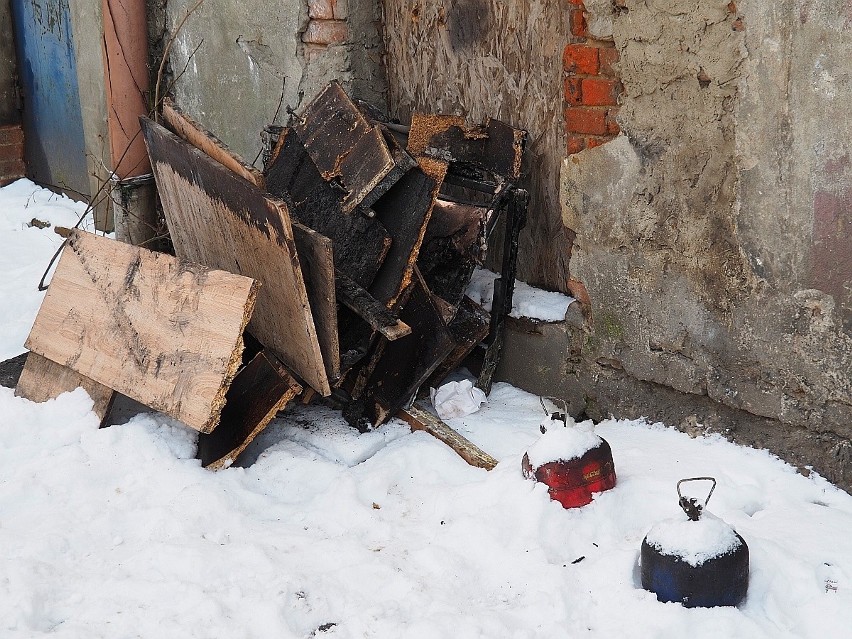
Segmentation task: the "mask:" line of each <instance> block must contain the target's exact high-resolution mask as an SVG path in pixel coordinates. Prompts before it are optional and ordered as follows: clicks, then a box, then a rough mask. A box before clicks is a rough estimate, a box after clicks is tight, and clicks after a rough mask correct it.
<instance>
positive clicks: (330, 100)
mask: <svg viewBox="0 0 852 639" xmlns="http://www.w3.org/2000/svg"><path fill="white" fill-rule="evenodd" d="M293 130H294V131H295V132H296V134H297V135H298V136H299V138H300V139H301V140H302V143H303V144H304V145H305V149H306V150H307V152H308V154H309V155H310V156H311V159H312V160H313V161H314V164H316V166H317V169H319V172H320V175H321V176H322V178H323V179H324V180H325V181H326V182H331V181H334V182H336V183H337V184H339V185H340V187H342V189H343V191H344V194H343V197H342V199H341V204H340V206H341V210H342V211H343V212H344V213H350V212H352V211H354V210H355V207H357V206H361V207H364V208H366V207H370V206H372V204H373V203H374V202H375V201H376V200H377V199H378V198H379V197H380V196H381V195H382V194H383V193H385V192H386V191H387V190H388V189H389V188H390V187H391V186H392V185H393V183H394V182H395V181H396V180H398V179H399V178H400V177H402V174H403V172H404V171H401V170H397V163H396V161H395V158H394V156H393V155H392V154H391V151H390V149H389V148H388V145H387V144H386V142H385V138H384V135H383V134H382V131H381V129H380V128H379V127H377V126H373V125H372V124H370V122H368V121H367V119H366V118H365V117H364V116H363V115H362V113H361V112H360V111H359V110H358V107H356V106H355V104H354V103H353V102H352V100H350V99H349V96H347V95H346V93H345V92H344V91H343V89H342V88H341V87H340V85H339V84H338V83H337V82H332V83H330V84H329V85H328V86H327V87H326V88H325V89H324V90H323V91H322V92H320V94H319V95H317V97H316V98H314V99H313V100H312V101H311V103H310V104H309V105H308V106H307V107H306V108H305V111H304V112H303V113H302V115H301V116H300V117H299V118H298V120H297V121H296V122H295V123H294V125H293Z"/></svg>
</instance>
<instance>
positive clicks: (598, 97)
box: [582, 78, 621, 106]
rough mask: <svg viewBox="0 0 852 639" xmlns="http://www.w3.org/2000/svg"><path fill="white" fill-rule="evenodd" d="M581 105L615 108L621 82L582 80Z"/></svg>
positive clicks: (598, 79)
mask: <svg viewBox="0 0 852 639" xmlns="http://www.w3.org/2000/svg"><path fill="white" fill-rule="evenodd" d="M582 91H583V104H585V105H586V106H615V105H616V104H618V96H619V94H620V93H621V82H619V81H618V80H602V79H600V78H583V86H582Z"/></svg>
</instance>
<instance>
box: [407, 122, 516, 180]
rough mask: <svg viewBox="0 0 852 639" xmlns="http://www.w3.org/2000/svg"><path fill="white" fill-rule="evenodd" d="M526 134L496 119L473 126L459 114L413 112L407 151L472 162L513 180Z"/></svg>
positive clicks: (445, 159) (446, 159)
mask: <svg viewBox="0 0 852 639" xmlns="http://www.w3.org/2000/svg"><path fill="white" fill-rule="evenodd" d="M526 136H527V133H526V131H524V130H522V129H515V128H513V127H510V126H509V125H507V124H504V123H502V122H500V121H499V120H494V119H489V120H488V121H487V122H486V123H485V126H483V127H472V126H468V125H467V123H466V122H465V120H464V118H461V117H458V116H453V115H425V114H423V113H415V114H414V115H413V116H412V118H411V129H410V131H409V134H408V151H409V153H411V154H412V155H413V156H415V157H420V156H428V157H432V158H436V159H439V160H444V161H445V162H459V163H463V164H471V165H473V166H476V167H479V168H482V169H485V170H487V171H491V172H492V173H496V174H497V175H501V176H503V177H505V178H506V179H508V180H511V181H513V182H514V181H516V180H518V179H520V177H521V161H522V159H523V154H524V145H525V142H526Z"/></svg>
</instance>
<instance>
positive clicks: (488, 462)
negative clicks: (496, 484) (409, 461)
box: [398, 405, 497, 470]
mask: <svg viewBox="0 0 852 639" xmlns="http://www.w3.org/2000/svg"><path fill="white" fill-rule="evenodd" d="M398 416H399V418H400V419H402V420H404V421H405V422H407V423H408V425H409V426H411V430H422V431H425V432H427V433H429V434H430V435H432V437H435V438H436V439H438V440H440V441H442V442H444V443H445V444H446V445H447V446H449V447H450V448H452V449H453V450H454V451H455V452H456V454H458V456H459V457H461V458H462V459H464V460H465V461H466V462H467V463H468V464H470V465H471V466H476V467H477V468H484V469H485V470H491V469H492V468H494V467H495V466H496V465H497V460H496V459H494V458H493V457H492V456H491V455H489V454H488V453H486V452H485V451H484V450H482V449H481V448H480V447H479V446H477V445H476V444H474V443H473V442H471V441H470V440H469V439H466V438H465V437H462V436H461V435H459V434H458V433H457V432H456V431H454V430H453V429H452V428H450V427H449V426H448V425H447V424H445V423H444V422H443V421H441V420H440V419H439V418H438V417H436V416H435V415H433V414H432V413H430V412H429V411H428V410H426V409H425V408H422V407H420V406H417V405H414V406H412V407H411V408H408V409H403V410H400V411H399V413H398Z"/></svg>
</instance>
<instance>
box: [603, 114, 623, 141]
mask: <svg viewBox="0 0 852 639" xmlns="http://www.w3.org/2000/svg"><path fill="white" fill-rule="evenodd" d="M617 115H618V109H610V110H609V111H607V112H606V132H607V133H608V134H609V135H618V134H619V133H621V127H620V126H618V122H617V121H616V119H615V116H617Z"/></svg>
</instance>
